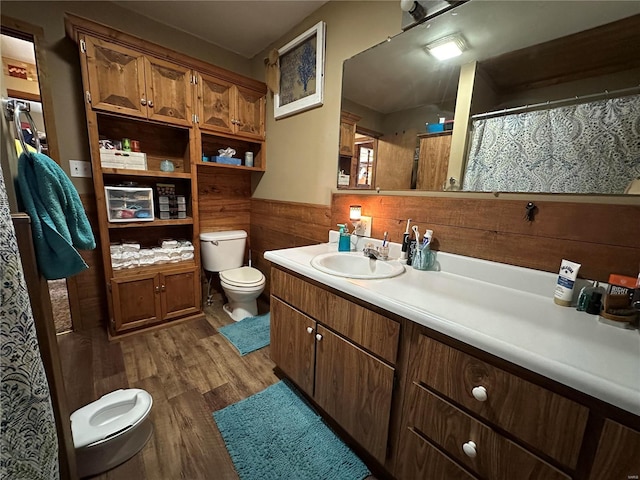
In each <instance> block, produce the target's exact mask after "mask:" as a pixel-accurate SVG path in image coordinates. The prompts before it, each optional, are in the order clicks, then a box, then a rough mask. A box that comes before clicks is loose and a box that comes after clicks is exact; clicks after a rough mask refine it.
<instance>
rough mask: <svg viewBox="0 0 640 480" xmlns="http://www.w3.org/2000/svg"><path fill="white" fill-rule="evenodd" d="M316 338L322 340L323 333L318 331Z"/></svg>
mask: <svg viewBox="0 0 640 480" xmlns="http://www.w3.org/2000/svg"><path fill="white" fill-rule="evenodd" d="M316 340H318V341H320V340H322V335H320V334H319V333H316Z"/></svg>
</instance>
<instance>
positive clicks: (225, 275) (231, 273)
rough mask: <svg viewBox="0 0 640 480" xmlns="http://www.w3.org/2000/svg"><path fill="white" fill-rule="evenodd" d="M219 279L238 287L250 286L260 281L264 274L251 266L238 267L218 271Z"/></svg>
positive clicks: (262, 279)
mask: <svg viewBox="0 0 640 480" xmlns="http://www.w3.org/2000/svg"><path fill="white" fill-rule="evenodd" d="M220 280H222V281H224V282H226V283H228V284H230V285H237V286H240V287H250V286H252V285H256V284H259V283H262V282H263V281H264V275H263V274H262V272H261V271H260V270H258V269H257V268H253V267H240V268H233V269H231V270H225V271H223V272H220Z"/></svg>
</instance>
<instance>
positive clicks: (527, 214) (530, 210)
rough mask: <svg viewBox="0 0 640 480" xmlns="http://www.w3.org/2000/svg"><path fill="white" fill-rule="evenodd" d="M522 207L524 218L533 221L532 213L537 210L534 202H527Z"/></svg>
mask: <svg viewBox="0 0 640 480" xmlns="http://www.w3.org/2000/svg"><path fill="white" fill-rule="evenodd" d="M524 208H525V209H526V212H525V214H524V219H525V220H526V221H527V222H533V220H534V215H535V214H536V213H537V212H538V207H536V204H535V203H533V202H529V203H527V205H526V206H525V207H524Z"/></svg>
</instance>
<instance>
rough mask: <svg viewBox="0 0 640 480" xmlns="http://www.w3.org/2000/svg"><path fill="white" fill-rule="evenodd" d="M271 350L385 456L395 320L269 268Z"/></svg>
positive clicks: (375, 453)
mask: <svg viewBox="0 0 640 480" xmlns="http://www.w3.org/2000/svg"><path fill="white" fill-rule="evenodd" d="M271 294H272V296H271V357H272V359H273V361H274V362H275V364H276V365H277V366H278V367H279V368H280V369H281V370H282V371H283V372H284V373H285V374H286V375H287V376H288V377H289V378H291V379H292V380H293V381H294V383H296V384H297V385H298V386H299V387H300V388H301V389H302V390H303V391H304V392H305V393H306V394H307V395H309V396H310V397H311V398H313V400H314V401H315V402H316V403H317V404H318V406H319V407H320V408H322V409H323V410H324V411H325V412H326V414H327V415H329V416H330V417H331V418H332V419H333V420H335V421H336V422H337V423H338V424H339V425H340V426H341V427H342V428H343V429H344V430H345V431H346V432H347V433H348V434H349V435H350V436H351V437H352V438H353V439H354V440H355V441H357V442H358V443H359V444H360V445H361V446H362V447H363V448H364V449H365V450H366V451H367V452H369V453H370V454H371V455H372V456H373V457H374V458H376V459H377V460H378V461H379V462H380V463H381V464H383V463H384V461H385V457H386V452H387V438H388V432H389V421H390V415H391V399H392V395H393V388H394V378H395V366H394V364H395V360H396V355H397V348H398V340H399V324H398V323H397V322H395V321H393V320H391V319H388V318H386V317H384V316H381V315H379V314H377V313H375V312H372V311H370V310H367V309H365V308H363V307H361V306H359V305H356V304H353V303H351V302H349V301H348V300H346V299H343V298H341V297H339V296H337V295H334V294H333V293H331V292H328V291H326V290H324V289H322V288H320V287H317V286H315V285H313V284H311V283H309V282H306V281H304V280H302V279H300V278H298V277H295V276H293V275H291V274H289V273H287V272H284V271H282V270H279V269H276V268H272V270H271Z"/></svg>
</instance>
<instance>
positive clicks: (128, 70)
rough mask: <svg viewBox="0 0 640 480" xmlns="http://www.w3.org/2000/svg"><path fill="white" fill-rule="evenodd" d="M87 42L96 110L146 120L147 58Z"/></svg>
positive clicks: (98, 42)
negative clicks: (145, 78)
mask: <svg viewBox="0 0 640 480" xmlns="http://www.w3.org/2000/svg"><path fill="white" fill-rule="evenodd" d="M85 42H86V56H87V75H88V77H89V93H90V94H91V105H92V107H93V108H95V109H99V110H106V111H109V112H115V113H122V114H126V115H133V116H136V117H145V118H146V116H147V98H146V94H145V87H144V57H143V55H142V54H141V53H139V52H136V51H134V50H129V49H128V48H125V47H121V46H120V45H116V44H114V43H110V42H105V41H104V40H98V39H96V38H91V37H85Z"/></svg>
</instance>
